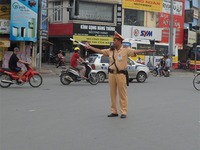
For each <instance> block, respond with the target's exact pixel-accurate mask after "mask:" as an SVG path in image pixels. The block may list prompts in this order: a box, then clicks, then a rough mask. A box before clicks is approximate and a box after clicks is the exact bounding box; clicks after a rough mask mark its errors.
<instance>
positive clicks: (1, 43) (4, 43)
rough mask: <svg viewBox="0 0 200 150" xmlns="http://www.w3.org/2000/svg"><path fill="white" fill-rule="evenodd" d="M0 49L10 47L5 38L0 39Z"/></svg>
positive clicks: (8, 41)
mask: <svg viewBox="0 0 200 150" xmlns="http://www.w3.org/2000/svg"><path fill="white" fill-rule="evenodd" d="M0 47H10V40H9V39H6V38H0Z"/></svg>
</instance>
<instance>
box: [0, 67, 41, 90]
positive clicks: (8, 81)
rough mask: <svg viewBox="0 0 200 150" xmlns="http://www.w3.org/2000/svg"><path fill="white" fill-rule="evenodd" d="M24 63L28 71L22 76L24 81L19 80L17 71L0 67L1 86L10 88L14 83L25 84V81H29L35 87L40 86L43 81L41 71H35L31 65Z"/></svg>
mask: <svg viewBox="0 0 200 150" xmlns="http://www.w3.org/2000/svg"><path fill="white" fill-rule="evenodd" d="M24 65H25V67H26V69H27V71H26V72H25V73H24V75H23V76H22V81H23V82H19V81H18V79H19V76H18V73H17V72H14V71H12V70H10V69H8V68H0V86H1V87H2V88H8V87H9V86H11V85H12V84H16V85H23V84H24V83H26V82H28V83H29V84H30V86H32V87H34V88H37V87H39V86H40V85H41V84H42V82H43V79H42V76H41V75H40V74H39V72H36V71H34V70H33V68H32V67H31V66H30V65H28V64H24Z"/></svg>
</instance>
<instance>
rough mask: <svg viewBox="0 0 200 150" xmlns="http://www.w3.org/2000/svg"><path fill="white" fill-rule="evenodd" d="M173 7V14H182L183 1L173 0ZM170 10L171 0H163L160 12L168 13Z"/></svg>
mask: <svg viewBox="0 0 200 150" xmlns="http://www.w3.org/2000/svg"><path fill="white" fill-rule="evenodd" d="M173 8H174V9H173V14H174V15H179V16H182V15H183V3H182V2H178V1H174V4H173ZM170 10H171V0H164V1H163V9H162V12H164V13H167V14H170Z"/></svg>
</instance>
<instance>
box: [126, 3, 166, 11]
mask: <svg viewBox="0 0 200 150" xmlns="http://www.w3.org/2000/svg"><path fill="white" fill-rule="evenodd" d="M162 6H163V0H123V2H122V8H127V9H137V10H145V11H153V12H162Z"/></svg>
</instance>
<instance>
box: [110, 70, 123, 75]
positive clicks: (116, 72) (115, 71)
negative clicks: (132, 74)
mask: <svg viewBox="0 0 200 150" xmlns="http://www.w3.org/2000/svg"><path fill="white" fill-rule="evenodd" d="M108 72H109V73H111V74H120V73H123V74H125V73H126V70H119V71H117V70H112V69H109V70H108Z"/></svg>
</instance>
